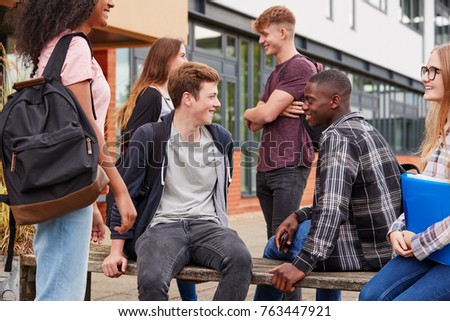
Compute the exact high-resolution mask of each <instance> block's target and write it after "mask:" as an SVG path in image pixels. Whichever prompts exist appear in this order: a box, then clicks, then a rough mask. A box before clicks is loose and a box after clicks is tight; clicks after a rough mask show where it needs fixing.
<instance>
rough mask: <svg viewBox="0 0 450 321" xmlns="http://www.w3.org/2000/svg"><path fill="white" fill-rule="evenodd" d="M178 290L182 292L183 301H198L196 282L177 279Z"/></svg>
mask: <svg viewBox="0 0 450 321" xmlns="http://www.w3.org/2000/svg"><path fill="white" fill-rule="evenodd" d="M177 286H178V291H179V292H180V296H181V300H183V301H197V300H198V298H197V291H196V290H195V283H189V282H186V281H182V280H178V279H177Z"/></svg>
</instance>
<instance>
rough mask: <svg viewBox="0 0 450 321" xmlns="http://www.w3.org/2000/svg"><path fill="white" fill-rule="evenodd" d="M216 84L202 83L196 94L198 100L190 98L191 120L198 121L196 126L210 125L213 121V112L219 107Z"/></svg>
mask: <svg viewBox="0 0 450 321" xmlns="http://www.w3.org/2000/svg"><path fill="white" fill-rule="evenodd" d="M218 93H219V91H218V89H217V83H213V82H204V83H202V85H201V88H200V91H199V93H198V99H195V97H192V106H191V108H192V112H193V116H194V117H193V118H194V119H195V120H196V121H198V123H197V124H195V125H196V126H202V125H210V124H211V123H212V121H213V117H214V112H215V111H216V109H217V108H219V107H220V101H219V99H218V97H217V96H218Z"/></svg>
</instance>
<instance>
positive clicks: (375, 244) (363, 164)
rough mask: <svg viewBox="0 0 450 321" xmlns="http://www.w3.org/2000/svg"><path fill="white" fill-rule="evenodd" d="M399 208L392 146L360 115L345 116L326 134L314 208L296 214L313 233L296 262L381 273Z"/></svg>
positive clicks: (317, 268)
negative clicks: (307, 222) (389, 233)
mask: <svg viewBox="0 0 450 321" xmlns="http://www.w3.org/2000/svg"><path fill="white" fill-rule="evenodd" d="M400 204H401V189H400V170H399V165H398V163H397V161H396V158H395V156H394V154H393V152H392V150H391V148H390V147H389V145H388V144H387V142H386V141H385V139H384V138H383V136H382V135H381V134H380V133H379V132H378V131H377V130H376V129H375V128H373V127H372V126H371V125H370V124H369V123H367V122H366V121H365V120H364V118H363V116H362V115H361V114H360V113H349V114H346V115H345V116H343V117H342V118H341V119H339V120H338V121H336V122H335V123H334V124H332V125H331V126H330V127H328V128H327V129H326V130H325V131H324V133H323V134H322V137H321V140H320V150H319V158H318V166H317V171H316V184H315V193H314V204H313V206H312V207H309V208H302V209H300V210H298V211H297V215H298V216H299V218H300V221H303V220H305V219H311V230H310V233H309V235H308V239H307V241H306V244H305V246H304V248H303V249H302V251H300V253H298V255H297V257H296V258H295V259H294V260H293V262H292V264H294V265H295V266H296V267H297V268H299V269H300V270H301V271H303V272H305V273H309V272H310V271H312V270H313V269H314V270H315V271H355V270H375V271H376V270H379V269H380V268H381V267H382V266H383V265H384V264H386V263H387V262H388V261H389V259H390V258H391V253H392V248H391V245H390V244H389V242H388V241H387V240H386V233H387V232H388V229H389V226H390V225H391V224H392V223H393V222H394V220H395V219H396V218H397V217H398V216H399V214H400Z"/></svg>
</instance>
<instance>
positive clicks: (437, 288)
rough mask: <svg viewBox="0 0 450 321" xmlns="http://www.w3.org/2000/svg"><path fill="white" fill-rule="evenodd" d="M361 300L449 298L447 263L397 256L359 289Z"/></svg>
mask: <svg viewBox="0 0 450 321" xmlns="http://www.w3.org/2000/svg"><path fill="white" fill-rule="evenodd" d="M359 300H360V301H448V300H450V266H448V265H444V264H440V263H437V262H434V261H432V260H427V259H425V260H423V261H419V260H417V259H416V258H404V257H402V256H396V257H395V258H393V259H392V260H390V261H389V262H388V264H386V265H385V266H384V267H383V268H382V269H381V270H380V271H379V272H378V273H377V274H376V275H375V276H374V277H373V278H372V279H371V280H370V281H369V282H368V283H367V284H366V285H365V286H364V288H363V289H362V290H361V293H360V294H359Z"/></svg>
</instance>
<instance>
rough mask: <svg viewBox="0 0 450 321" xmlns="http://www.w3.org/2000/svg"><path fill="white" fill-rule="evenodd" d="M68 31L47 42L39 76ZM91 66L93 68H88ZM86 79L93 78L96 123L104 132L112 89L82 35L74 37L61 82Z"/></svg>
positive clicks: (70, 82)
mask: <svg viewBox="0 0 450 321" xmlns="http://www.w3.org/2000/svg"><path fill="white" fill-rule="evenodd" d="M67 33H69V32H68V31H66V32H63V33H62V34H61V35H59V36H57V37H56V38H54V39H53V40H51V41H50V42H48V43H47V44H46V46H45V47H44V49H42V51H41V55H40V56H39V68H38V76H40V75H42V73H43V72H44V68H45V66H46V65H47V62H48V60H49V58H50V55H51V54H52V52H53V49H54V48H55V46H56V43H57V42H58V40H59V39H60V38H61V37H62V36H63V35H65V34H67ZM86 66H91V68H86ZM85 80H89V81H91V80H92V96H93V97H94V106H95V114H96V116H97V119H96V121H95V122H96V124H97V126H98V127H99V128H100V130H101V132H102V133H104V127H105V120H106V113H107V111H108V106H109V102H110V99H111V90H110V88H109V85H108V82H107V81H106V78H105V76H104V74H103V71H102V69H101V68H100V65H99V64H98V63H97V61H96V60H95V58H92V55H91V51H90V49H89V45H88V43H87V42H86V40H85V39H84V38H82V37H73V39H72V41H71V43H70V46H69V50H68V52H67V56H66V60H65V62H64V64H63V67H62V70H61V82H62V84H63V85H64V86H68V85H72V84H75V83H78V82H82V81H85Z"/></svg>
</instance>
